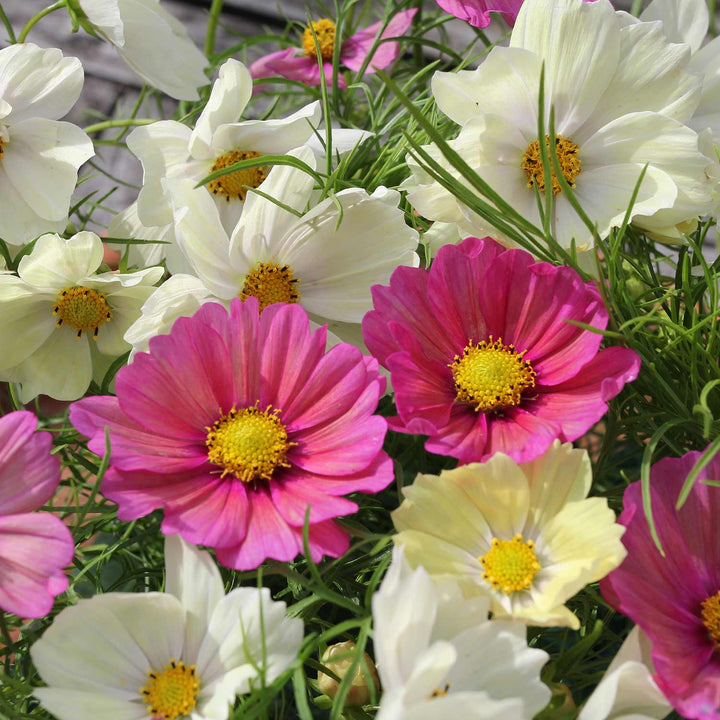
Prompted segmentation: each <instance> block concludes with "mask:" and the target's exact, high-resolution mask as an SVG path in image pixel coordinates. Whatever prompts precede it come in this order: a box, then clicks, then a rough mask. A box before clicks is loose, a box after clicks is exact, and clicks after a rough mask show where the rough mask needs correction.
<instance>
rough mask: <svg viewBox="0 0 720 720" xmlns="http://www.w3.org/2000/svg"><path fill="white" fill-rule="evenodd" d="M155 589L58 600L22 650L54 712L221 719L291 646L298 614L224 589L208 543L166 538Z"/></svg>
mask: <svg viewBox="0 0 720 720" xmlns="http://www.w3.org/2000/svg"><path fill="white" fill-rule="evenodd" d="M165 567H166V583H165V589H166V591H165V592H164V593H160V592H151V593H144V594H142V593H107V594H105V595H96V596H94V597H92V598H90V599H89V600H80V601H79V602H78V604H77V605H74V606H72V607H69V608H65V609H64V610H63V611H62V612H60V613H59V614H58V616H57V617H56V618H55V620H54V621H53V624H52V625H51V626H50V628H49V629H48V630H47V631H46V632H45V634H44V635H43V636H42V638H41V639H40V640H38V641H37V642H36V643H35V644H34V645H33V647H32V648H31V650H30V653H31V655H32V659H33V662H34V663H35V666H36V668H37V670H38V673H39V674H40V677H41V678H42V679H43V680H44V682H45V683H46V684H47V685H48V687H46V688H38V689H36V690H35V696H36V697H37V698H38V700H40V702H41V703H42V704H43V706H44V707H45V708H46V709H47V710H49V711H50V712H51V713H52V714H53V715H54V716H55V717H57V718H58V719H59V720H97V718H107V719H110V718H112V720H147V718H148V717H150V716H153V717H158V718H167V720H181V719H182V720H185V719H186V718H188V719H189V720H225V718H227V717H228V715H229V705H230V704H231V703H232V702H233V701H234V700H235V696H236V695H237V694H239V693H247V692H249V691H250V690H251V689H252V688H253V687H257V686H259V685H260V683H261V678H260V674H261V673H262V675H263V676H264V682H266V683H269V682H272V681H273V680H274V679H275V678H276V677H278V676H279V675H280V674H281V673H282V672H283V671H284V670H286V669H287V668H288V667H289V666H290V665H291V664H292V662H293V661H294V660H295V658H296V656H297V652H298V649H299V647H300V644H301V642H302V638H303V623H302V621H301V620H298V619H290V618H288V617H287V616H286V614H285V607H286V606H285V603H283V602H275V601H273V600H272V599H271V597H270V592H269V590H267V588H248V587H244V588H236V589H235V590H232V591H231V592H230V593H228V594H227V595H225V594H224V592H223V583H222V579H221V577H220V573H219V571H218V569H217V567H216V566H215V564H214V562H213V561H212V559H211V557H210V555H209V554H208V553H207V552H204V551H199V550H197V549H196V548H195V547H194V546H192V545H189V544H188V543H186V542H185V541H184V540H182V538H180V536H179V535H171V536H169V537H167V538H166V539H165Z"/></svg>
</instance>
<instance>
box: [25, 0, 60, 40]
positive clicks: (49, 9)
mask: <svg viewBox="0 0 720 720" xmlns="http://www.w3.org/2000/svg"><path fill="white" fill-rule="evenodd" d="M64 7H65V0H58V1H57V2H56V3H53V4H52V5H48V6H47V7H46V8H45V9H44V10H41V11H40V12H39V13H38V14H37V15H35V16H34V17H31V18H30V19H29V20H28V21H27V23H26V25H25V27H24V28H23V29H22V32H21V33H20V34H19V35H18V38H17V41H18V42H19V43H21V42H25V38H26V37H27V35H28V33H29V32H30V31H31V30H32V29H33V28H34V27H35V25H37V23H38V22H40V20H42V19H43V18H44V17H45V16H46V15H49V14H50V13H53V12H55V11H56V10H60V9H62V8H64Z"/></svg>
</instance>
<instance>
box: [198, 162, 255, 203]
mask: <svg viewBox="0 0 720 720" xmlns="http://www.w3.org/2000/svg"><path fill="white" fill-rule="evenodd" d="M259 157H260V153H259V152H254V151H253V150H247V151H246V150H233V151H231V152H228V153H225V154H224V155H221V156H220V157H219V158H218V159H217V160H216V161H215V164H214V165H213V166H212V172H216V171H217V170H223V169H224V168H227V167H230V166H231V165H234V164H235V163H237V162H240V161H241V160H251V159H254V158H259ZM267 174H268V168H267V167H253V168H245V169H244V170H236V171H235V172H231V173H228V174H227V175H223V176H222V177H219V178H217V180H212V181H211V182H209V183H208V185H207V186H208V190H210V192H211V193H212V194H213V195H218V194H220V195H224V196H225V199H226V200H227V202H230V198H238V199H239V200H244V199H245V196H246V195H247V194H248V189H249V188H256V187H259V186H260V184H261V183H262V181H263V180H264V179H265V178H266V177H267Z"/></svg>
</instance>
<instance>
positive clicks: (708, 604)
mask: <svg viewBox="0 0 720 720" xmlns="http://www.w3.org/2000/svg"><path fill="white" fill-rule="evenodd" d="M701 608H702V609H701V611H700V617H701V618H702V621H703V625H705V627H706V628H707V631H708V633H709V634H710V637H711V638H712V641H713V642H714V643H715V647H716V648H718V649H719V650H720V591H718V592H716V593H715V594H714V595H711V596H710V597H709V598H707V599H706V600H703V602H702V606H701Z"/></svg>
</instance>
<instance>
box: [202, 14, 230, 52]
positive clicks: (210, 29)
mask: <svg viewBox="0 0 720 720" xmlns="http://www.w3.org/2000/svg"><path fill="white" fill-rule="evenodd" d="M224 2H225V0H212V5H210V19H209V20H208V26H207V33H206V34H205V57H207V58H208V59H210V58H211V57H212V55H213V53H214V52H215V34H216V32H217V26H218V21H219V20H220V13H221V12H222V8H223V4H224Z"/></svg>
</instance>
